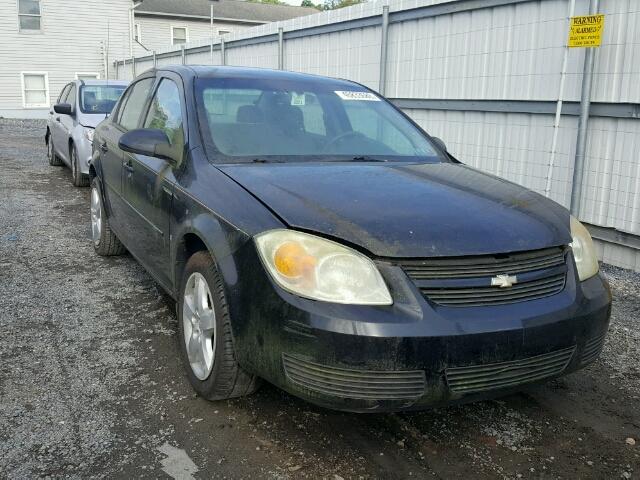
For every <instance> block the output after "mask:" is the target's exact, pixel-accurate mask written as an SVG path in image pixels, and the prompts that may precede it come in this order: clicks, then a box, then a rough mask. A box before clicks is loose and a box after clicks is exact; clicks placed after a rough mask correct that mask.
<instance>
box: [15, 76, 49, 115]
mask: <svg viewBox="0 0 640 480" xmlns="http://www.w3.org/2000/svg"><path fill="white" fill-rule="evenodd" d="M22 105H23V106H24V107H25V108H42V107H48V106H49V78H48V77H47V73H46V72H22Z"/></svg>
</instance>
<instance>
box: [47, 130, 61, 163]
mask: <svg viewBox="0 0 640 480" xmlns="http://www.w3.org/2000/svg"><path fill="white" fill-rule="evenodd" d="M47 160H49V165H51V166H52V167H59V166H60V165H62V160H60V158H59V157H58V155H56V151H55V150H54V148H53V136H52V135H51V133H49V136H48V137H47Z"/></svg>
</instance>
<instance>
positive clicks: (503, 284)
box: [491, 275, 518, 288]
mask: <svg viewBox="0 0 640 480" xmlns="http://www.w3.org/2000/svg"><path fill="white" fill-rule="evenodd" d="M515 283H518V277H516V276H515V275H496V276H495V277H493V278H492V279H491V286H492V287H500V288H509V287H512V286H513V285H514V284H515Z"/></svg>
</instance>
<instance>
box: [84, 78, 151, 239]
mask: <svg viewBox="0 0 640 480" xmlns="http://www.w3.org/2000/svg"><path fill="white" fill-rule="evenodd" d="M154 82H155V76H151V77H145V78H143V79H141V80H138V81H137V82H135V83H133V84H131V86H129V88H128V89H127V91H126V92H125V93H124V94H123V97H122V102H121V103H120V106H119V107H118V111H117V112H115V116H113V117H112V119H111V121H108V122H104V123H102V124H101V125H100V127H99V131H98V132H97V135H98V138H97V142H96V144H95V148H98V149H99V151H100V162H101V165H102V181H103V187H104V190H105V196H106V197H107V198H106V200H107V202H108V203H109V207H110V210H111V218H110V221H111V223H112V224H113V225H114V226H115V229H116V231H117V232H118V235H119V236H120V238H121V240H122V241H123V242H124V243H125V244H126V245H127V247H129V245H130V241H129V240H128V238H127V237H129V238H130V237H131V232H129V226H128V225H127V221H126V211H127V205H126V203H125V201H124V198H123V192H122V175H123V162H124V152H123V151H122V150H120V147H118V142H119V140H120V137H121V136H122V135H123V134H124V133H126V132H128V131H129V130H132V129H135V128H138V126H139V124H140V122H141V121H142V112H143V111H144V109H145V107H146V105H147V102H148V99H149V94H150V92H151V89H152V87H153V84H154Z"/></svg>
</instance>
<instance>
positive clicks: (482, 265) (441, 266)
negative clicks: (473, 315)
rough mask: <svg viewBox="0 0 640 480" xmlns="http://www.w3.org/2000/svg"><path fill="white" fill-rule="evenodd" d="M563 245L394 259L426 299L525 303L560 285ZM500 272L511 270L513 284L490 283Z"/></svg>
mask: <svg viewBox="0 0 640 480" xmlns="http://www.w3.org/2000/svg"><path fill="white" fill-rule="evenodd" d="M565 257H566V250H565V248H563V247H556V248H547V249H544V250H537V251H533V252H523V253H513V254H504V255H482V256H469V257H453V258H435V259H425V260H404V261H401V262H399V263H398V265H399V266H400V267H402V269H403V270H404V271H405V273H406V274H407V275H408V276H409V278H411V279H412V280H413V282H414V283H415V284H416V286H417V287H418V288H419V289H420V291H421V292H422V294H423V295H424V296H425V297H426V298H427V299H428V300H430V301H432V302H434V303H436V304H439V305H443V306H450V307H472V306H483V305H499V304H507V303H516V302H523V301H527V300H535V299H539V298H544V297H548V296H551V295H555V294H557V293H559V292H561V291H562V290H563V289H564V285H565V278H566V271H567V269H566V260H565ZM498 275H515V276H517V282H516V283H514V284H513V286H511V287H506V288H503V287H499V286H493V285H492V282H491V281H492V278H494V277H496V276H498Z"/></svg>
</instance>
